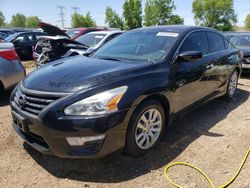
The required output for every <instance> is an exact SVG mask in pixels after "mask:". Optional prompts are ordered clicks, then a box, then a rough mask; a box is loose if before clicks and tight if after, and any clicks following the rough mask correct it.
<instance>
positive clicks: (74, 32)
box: [66, 29, 80, 38]
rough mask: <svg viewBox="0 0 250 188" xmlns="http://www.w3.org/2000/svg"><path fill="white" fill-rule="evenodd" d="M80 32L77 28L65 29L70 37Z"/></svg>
mask: <svg viewBox="0 0 250 188" xmlns="http://www.w3.org/2000/svg"><path fill="white" fill-rule="evenodd" d="M79 33H80V30H78V29H71V30H68V31H66V34H67V35H68V36H69V37H70V38H75V37H76V35H78V34H79Z"/></svg>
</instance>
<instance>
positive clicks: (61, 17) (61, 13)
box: [57, 6, 65, 28]
mask: <svg viewBox="0 0 250 188" xmlns="http://www.w3.org/2000/svg"><path fill="white" fill-rule="evenodd" d="M57 8H58V9H59V16H60V20H58V22H61V24H62V28H64V26H65V19H64V16H65V14H64V12H63V11H64V9H65V7H64V6H57Z"/></svg>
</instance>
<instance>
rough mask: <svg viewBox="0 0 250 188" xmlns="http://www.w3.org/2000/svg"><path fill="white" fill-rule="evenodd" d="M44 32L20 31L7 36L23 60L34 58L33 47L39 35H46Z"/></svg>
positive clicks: (6, 39) (7, 39) (7, 40)
mask: <svg viewBox="0 0 250 188" xmlns="http://www.w3.org/2000/svg"><path fill="white" fill-rule="evenodd" d="M46 35H47V34H46V33H43V32H19V33H15V34H12V35H10V36H8V37H7V38H5V41H6V42H12V43H13V44H14V46H15V49H16V52H17V54H18V56H19V58H20V59H21V60H32V59H33V48H34V47H35V45H36V43H37V41H38V39H39V37H41V36H46Z"/></svg>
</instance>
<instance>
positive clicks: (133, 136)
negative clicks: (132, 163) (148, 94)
mask: <svg viewBox="0 0 250 188" xmlns="http://www.w3.org/2000/svg"><path fill="white" fill-rule="evenodd" d="M164 125H165V113H164V110H163V108H162V106H161V104H160V103H159V102H157V101H155V100H150V101H146V102H144V103H142V104H141V105H140V106H139V107H138V108H137V109H136V111H135V112H134V114H133V115H132V117H131V120H130V124H129V127H128V131H127V137H126V152H127V153H128V154H130V155H132V156H140V155H143V154H145V153H147V152H149V151H151V150H152V149H153V148H154V147H155V146H156V145H157V144H158V142H159V140H160V138H161V137H162V134H163V130H164Z"/></svg>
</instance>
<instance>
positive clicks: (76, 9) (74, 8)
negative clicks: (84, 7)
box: [71, 7, 80, 14]
mask: <svg viewBox="0 0 250 188" xmlns="http://www.w3.org/2000/svg"><path fill="white" fill-rule="evenodd" d="M71 8H72V9H73V11H74V13H75V14H77V13H78V10H80V8H79V7H71Z"/></svg>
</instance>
